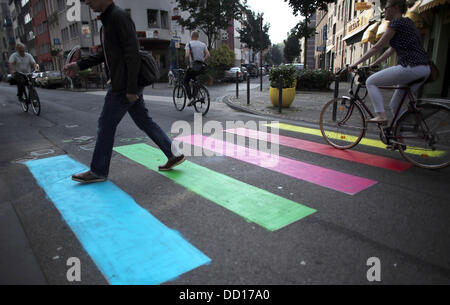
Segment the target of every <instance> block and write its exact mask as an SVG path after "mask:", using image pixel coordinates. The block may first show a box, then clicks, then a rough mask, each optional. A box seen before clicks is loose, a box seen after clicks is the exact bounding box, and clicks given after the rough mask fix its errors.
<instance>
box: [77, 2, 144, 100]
mask: <svg viewBox="0 0 450 305" xmlns="http://www.w3.org/2000/svg"><path fill="white" fill-rule="evenodd" d="M100 19H101V21H102V24H103V27H102V28H103V43H102V47H103V48H104V50H105V53H106V66H107V70H108V71H107V72H108V75H109V77H110V79H111V86H112V91H113V92H116V93H129V94H136V93H137V91H138V74H139V68H140V64H141V61H140V56H139V42H138V39H137V35H136V27H135V25H134V22H133V20H131V18H130V17H129V16H128V14H127V13H126V12H125V11H124V10H122V9H121V8H119V7H118V6H116V5H115V4H114V3H112V4H111V5H110V6H108V8H107V9H106V10H105V11H104V12H103V13H102V14H101V15H100ZM104 61H105V56H104V53H103V52H99V53H97V54H95V55H91V56H89V57H88V58H86V59H82V60H80V61H78V62H77V63H78V66H79V68H80V70H85V69H88V68H90V67H93V66H96V65H99V64H101V63H102V62H104Z"/></svg>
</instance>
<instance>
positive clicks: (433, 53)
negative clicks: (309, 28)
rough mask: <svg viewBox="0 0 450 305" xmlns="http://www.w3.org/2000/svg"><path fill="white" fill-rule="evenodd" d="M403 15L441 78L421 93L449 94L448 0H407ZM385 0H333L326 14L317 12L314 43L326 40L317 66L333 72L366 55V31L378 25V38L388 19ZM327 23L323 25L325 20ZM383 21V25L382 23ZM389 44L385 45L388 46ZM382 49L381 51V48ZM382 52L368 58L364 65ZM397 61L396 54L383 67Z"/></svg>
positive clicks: (449, 9) (449, 26) (318, 54)
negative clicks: (411, 22) (418, 31)
mask: <svg viewBox="0 0 450 305" xmlns="http://www.w3.org/2000/svg"><path fill="white" fill-rule="evenodd" d="M407 3H408V4H409V10H408V12H407V13H406V15H405V16H406V17H409V18H411V19H412V20H413V21H414V22H415V24H416V26H417V27H418V28H419V30H420V33H421V36H422V40H423V46H424V48H425V50H426V51H427V53H428V55H429V58H430V59H432V60H433V61H434V62H435V64H436V65H437V67H438V68H439V70H440V78H439V79H438V80H437V81H435V82H434V83H432V84H427V85H426V86H425V87H424V91H423V94H424V96H428V97H449V82H450V72H449V70H450V66H449V65H450V46H449V42H450V39H449V35H448V33H449V32H450V0H417V1H414V0H410V1H408V2H407ZM385 5H386V1H380V0H374V1H371V2H370V3H369V2H367V3H363V1H356V0H336V1H335V2H334V3H331V4H329V5H328V14H327V17H325V13H323V12H318V13H317V14H318V16H319V17H318V23H317V27H316V32H317V33H318V34H317V35H316V43H320V42H321V41H323V40H324V39H326V44H325V45H324V46H325V61H324V62H323V59H322V57H321V56H323V46H319V45H318V48H316V54H315V57H316V68H325V69H329V70H331V71H336V70H338V69H340V68H341V67H344V66H345V65H346V64H352V63H354V62H355V61H356V60H357V59H359V58H360V57H361V56H362V55H363V54H365V53H366V52H367V51H368V50H369V49H370V48H371V47H372V43H371V42H367V41H364V42H363V39H362V38H363V35H364V34H365V31H369V30H370V28H369V27H370V26H372V25H376V23H378V24H379V27H378V30H377V34H376V36H377V37H381V36H382V34H383V33H384V30H383V29H385V28H386V27H387V24H388V22H385V21H384V19H383V18H384V15H383V11H384V6H385ZM324 19H328V20H327V24H325V20H324ZM383 23H385V27H383V26H382V24H383ZM387 48H388V46H386V47H385V49H387ZM382 51H384V50H382ZM382 53H383V52H380V54H378V55H377V56H374V57H372V58H371V59H369V60H367V61H366V62H365V63H364V64H365V65H367V64H369V63H370V62H371V61H374V60H375V59H376V58H377V57H378V56H380V55H381V54H382ZM396 64H397V58H396V55H393V56H391V57H390V58H388V59H387V60H386V62H384V63H382V68H385V67H389V66H393V65H396Z"/></svg>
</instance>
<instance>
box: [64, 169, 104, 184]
mask: <svg viewBox="0 0 450 305" xmlns="http://www.w3.org/2000/svg"><path fill="white" fill-rule="evenodd" d="M72 180H74V181H77V182H81V183H94V182H104V181H106V178H105V177H103V178H102V177H97V176H94V175H93V174H92V173H91V171H87V172H84V173H80V174H75V175H72Z"/></svg>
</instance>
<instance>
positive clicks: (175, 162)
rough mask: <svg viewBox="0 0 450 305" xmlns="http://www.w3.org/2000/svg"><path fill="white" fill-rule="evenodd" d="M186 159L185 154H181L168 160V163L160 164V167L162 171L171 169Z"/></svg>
mask: <svg viewBox="0 0 450 305" xmlns="http://www.w3.org/2000/svg"><path fill="white" fill-rule="evenodd" d="M184 160H186V158H185V157H184V155H181V156H178V157H173V158H171V159H169V161H167V163H166V164H164V165H161V166H158V169H159V170H160V171H170V170H171V169H172V168H174V167H175V166H177V165H179V164H181V163H183V162H184Z"/></svg>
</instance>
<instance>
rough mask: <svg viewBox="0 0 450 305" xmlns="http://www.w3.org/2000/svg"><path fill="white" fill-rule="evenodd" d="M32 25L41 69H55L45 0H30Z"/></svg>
mask: <svg viewBox="0 0 450 305" xmlns="http://www.w3.org/2000/svg"><path fill="white" fill-rule="evenodd" d="M30 6H31V12H32V25H33V32H34V36H35V38H34V44H35V50H36V57H37V61H36V62H38V63H39V66H40V70H42V71H47V70H52V69H53V63H52V56H51V42H50V32H49V28H48V21H47V11H46V9H45V6H46V3H45V1H44V0H30Z"/></svg>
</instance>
